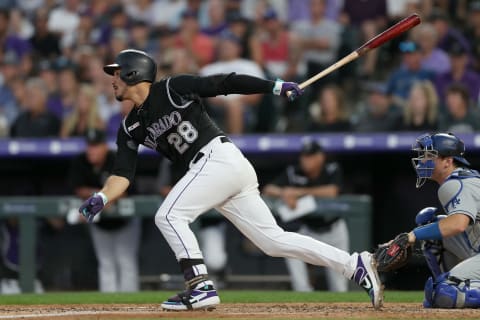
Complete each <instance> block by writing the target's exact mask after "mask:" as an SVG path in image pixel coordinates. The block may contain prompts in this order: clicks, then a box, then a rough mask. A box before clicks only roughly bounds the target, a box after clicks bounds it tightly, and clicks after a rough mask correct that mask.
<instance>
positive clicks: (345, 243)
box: [304, 219, 350, 292]
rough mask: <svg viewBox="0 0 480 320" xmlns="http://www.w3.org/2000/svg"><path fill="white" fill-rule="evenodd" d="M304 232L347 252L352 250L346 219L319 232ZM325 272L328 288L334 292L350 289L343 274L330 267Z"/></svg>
mask: <svg viewBox="0 0 480 320" xmlns="http://www.w3.org/2000/svg"><path fill="white" fill-rule="evenodd" d="M304 234H305V235H307V236H310V237H312V238H314V239H316V240H318V241H322V242H325V243H328V244H330V245H332V246H334V247H336V248H339V249H342V250H345V251H347V252H348V251H349V250H350V237H349V234H348V228H347V223H346V222H345V220H344V219H339V220H337V221H336V222H334V223H333V224H332V225H331V226H330V229H329V230H326V231H322V232H317V231H315V230H311V229H309V231H308V232H307V233H304ZM325 273H326V278H327V284H328V290H330V291H334V292H345V291H348V281H347V279H346V278H345V277H344V276H343V275H342V274H340V273H338V272H337V271H336V270H333V269H328V268H327V269H326V270H325Z"/></svg>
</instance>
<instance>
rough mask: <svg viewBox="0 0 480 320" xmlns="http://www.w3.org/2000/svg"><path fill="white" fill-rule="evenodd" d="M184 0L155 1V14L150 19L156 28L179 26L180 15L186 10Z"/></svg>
mask: <svg viewBox="0 0 480 320" xmlns="http://www.w3.org/2000/svg"><path fill="white" fill-rule="evenodd" d="M185 7H186V4H185V1H184V0H164V1H155V2H154V3H153V12H155V15H153V16H152V17H151V19H150V20H149V22H150V24H151V25H152V26H154V27H155V28H161V29H170V28H172V29H174V28H177V27H178V24H179V19H180V16H181V14H182V12H183V10H185Z"/></svg>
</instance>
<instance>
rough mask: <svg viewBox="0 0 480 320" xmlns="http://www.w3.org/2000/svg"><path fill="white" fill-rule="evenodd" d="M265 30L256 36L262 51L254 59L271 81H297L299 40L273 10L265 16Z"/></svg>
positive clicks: (261, 30) (268, 11)
mask: <svg viewBox="0 0 480 320" xmlns="http://www.w3.org/2000/svg"><path fill="white" fill-rule="evenodd" d="M263 20H264V23H263V24H262V26H263V28H261V29H260V28H259V30H258V31H257V33H256V34H255V36H254V39H255V41H256V42H257V45H258V46H259V47H260V50H257V52H258V54H257V55H256V56H254V57H253V59H254V60H255V61H256V62H257V63H258V64H259V65H260V66H261V67H262V69H263V70H264V71H265V72H266V74H267V77H268V78H270V79H276V78H280V79H283V80H286V81H291V80H295V79H296V76H297V66H298V60H299V54H300V42H299V38H298V37H297V36H296V35H295V34H294V33H292V32H290V31H288V30H286V29H285V27H284V26H283V24H282V22H281V21H280V20H279V19H278V16H277V13H276V12H275V11H273V9H269V10H267V11H266V12H265V13H264V15H263Z"/></svg>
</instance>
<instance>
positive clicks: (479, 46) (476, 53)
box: [464, 0, 480, 72]
mask: <svg viewBox="0 0 480 320" xmlns="http://www.w3.org/2000/svg"><path fill="white" fill-rule="evenodd" d="M465 29H466V30H465V31H464V34H465V37H466V38H467V39H468V41H469V43H470V45H471V50H472V52H471V57H470V58H471V60H472V67H473V68H474V70H475V71H476V72H480V1H478V0H475V1H471V2H470V4H469V7H468V19H467V21H466V26H465Z"/></svg>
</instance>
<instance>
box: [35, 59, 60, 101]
mask: <svg viewBox="0 0 480 320" xmlns="http://www.w3.org/2000/svg"><path fill="white" fill-rule="evenodd" d="M36 69H37V74H38V77H39V78H40V79H42V80H43V81H44V82H45V85H46V86H47V87H48V97H49V99H50V97H52V96H53V95H55V94H57V91H58V82H57V71H56V70H55V64H54V63H53V62H52V61H51V60H46V59H45V60H39V61H38V60H37V61H36Z"/></svg>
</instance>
